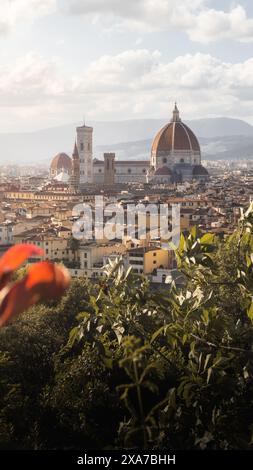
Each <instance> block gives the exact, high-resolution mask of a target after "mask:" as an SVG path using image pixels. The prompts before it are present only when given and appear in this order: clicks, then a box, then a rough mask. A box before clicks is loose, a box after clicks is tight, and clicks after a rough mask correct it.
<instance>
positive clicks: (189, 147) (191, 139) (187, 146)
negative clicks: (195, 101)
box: [152, 104, 200, 156]
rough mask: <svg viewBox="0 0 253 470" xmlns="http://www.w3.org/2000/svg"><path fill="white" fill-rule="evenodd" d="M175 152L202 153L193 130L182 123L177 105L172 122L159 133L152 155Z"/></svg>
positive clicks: (154, 142)
mask: <svg viewBox="0 0 253 470" xmlns="http://www.w3.org/2000/svg"><path fill="white" fill-rule="evenodd" d="M174 151H179V152H180V151H184V152H185V151H187V152H194V153H195V152H196V153H200V146H199V142H198V139H197V137H196V136H195V134H194V133H193V132H192V130H191V129H190V128H189V127H188V126H186V124H184V123H183V122H182V121H181V119H180V117H179V111H178V108H177V105H176V104H175V108H174V111H173V118H172V120H171V122H169V123H168V124H166V126H164V127H163V128H162V129H161V130H160V131H159V132H158V134H157V135H156V137H155V139H154V141H153V144H152V155H156V156H159V154H160V155H162V154H165V153H167V154H169V153H171V152H174Z"/></svg>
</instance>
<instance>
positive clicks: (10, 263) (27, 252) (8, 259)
mask: <svg viewBox="0 0 253 470" xmlns="http://www.w3.org/2000/svg"><path fill="white" fill-rule="evenodd" d="M31 256H43V250H42V249H41V248H38V247H37V246H35V245H28V244H27V245H15V246H13V247H12V248H10V249H9V250H8V251H7V252H6V253H5V254H4V255H3V256H2V257H1V258H0V282H1V281H2V279H3V278H4V277H6V276H7V275H9V274H11V273H12V272H13V271H15V269H17V268H19V267H20V266H21V265H22V264H23V263H24V261H25V260H27V259H28V258H30V257H31Z"/></svg>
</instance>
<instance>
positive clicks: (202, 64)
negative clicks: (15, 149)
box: [0, 49, 253, 127]
mask: <svg viewBox="0 0 253 470" xmlns="http://www.w3.org/2000/svg"><path fill="white" fill-rule="evenodd" d="M175 100H177V101H178V102H179V106H180V109H181V111H182V117H183V118H184V119H187V118H198V117H204V116H215V115H216V116H223V115H224V116H233V117H241V118H245V119H249V120H251V119H252V118H253V113H252V108H253V59H249V60H246V61H243V62H241V63H236V64H231V63H229V62H224V61H222V60H220V59H218V58H216V57H213V56H211V55H210V54H201V53H196V54H186V55H182V56H179V57H177V58H176V59H175V60H173V61H166V60H164V59H163V57H162V55H161V54H160V52H159V51H149V50H147V49H134V50H127V51H124V52H122V53H120V54H117V55H105V56H102V57H100V58H99V59H98V60H96V61H94V62H92V63H91V64H90V65H89V66H88V67H87V68H86V69H85V70H84V71H83V72H82V73H80V74H78V75H76V76H71V75H69V76H66V74H65V73H63V71H62V69H61V62H60V61H59V60H57V59H52V60H50V61H49V60H46V59H45V58H43V57H41V56H39V55H36V54H34V53H29V54H27V55H26V56H25V57H23V58H20V59H19V60H17V61H16V63H15V64H12V65H11V66H6V68H5V69H4V70H3V69H2V70H1V72H0V103H1V105H0V109H1V111H2V112H1V114H3V115H4V116H5V120H6V121H8V119H10V121H11V119H12V120H13V116H14V115H15V114H16V116H17V117H20V116H22V119H23V120H27V123H28V124H29V123H30V125H31V127H34V121H36V118H37V120H38V122H40V125H47V123H49V122H51V121H52V120H54V122H55V124H57V123H58V124H60V123H63V122H65V123H66V122H71V121H73V122H75V121H76V120H78V119H79V118H81V117H82V116H83V114H85V115H86V117H87V119H89V120H91V119H107V120H110V119H115V120H118V119H127V118H143V117H150V118H152V117H154V118H158V117H161V116H167V117H168V119H169V118H170V115H171V108H172V105H173V102H174V101H175ZM28 124H27V125H28Z"/></svg>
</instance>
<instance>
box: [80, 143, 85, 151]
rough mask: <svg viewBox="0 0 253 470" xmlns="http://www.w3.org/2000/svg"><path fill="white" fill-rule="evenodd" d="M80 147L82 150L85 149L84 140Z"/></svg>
mask: <svg viewBox="0 0 253 470" xmlns="http://www.w3.org/2000/svg"><path fill="white" fill-rule="evenodd" d="M80 149H81V151H83V149H84V145H83V142H81V143H80Z"/></svg>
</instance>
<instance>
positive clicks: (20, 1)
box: [0, 0, 57, 34]
mask: <svg viewBox="0 0 253 470" xmlns="http://www.w3.org/2000/svg"><path fill="white" fill-rule="evenodd" d="M56 2H57V0H1V16H0V34H1V33H2V34H3V33H7V32H9V31H10V30H11V29H12V28H14V26H15V25H16V24H17V23H18V22H19V21H23V20H26V21H32V20H33V19H35V18H37V17H40V16H44V15H48V14H50V13H52V12H53V11H55V9H56Z"/></svg>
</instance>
